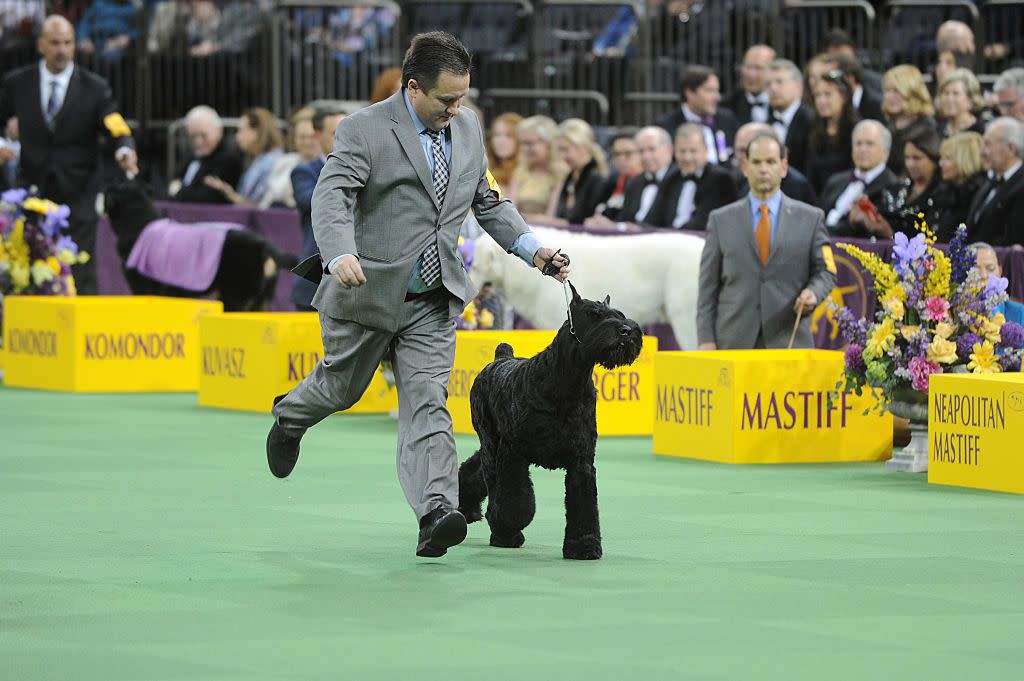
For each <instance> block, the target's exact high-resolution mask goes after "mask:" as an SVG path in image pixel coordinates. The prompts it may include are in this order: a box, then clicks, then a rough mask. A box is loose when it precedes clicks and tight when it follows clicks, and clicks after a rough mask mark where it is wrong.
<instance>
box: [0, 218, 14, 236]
mask: <svg viewBox="0 0 1024 681" xmlns="http://www.w3.org/2000/svg"><path fill="white" fill-rule="evenodd" d="M12 224H13V223H12V222H11V219H10V218H9V217H8V216H6V215H4V214H2V213H0V235H2V234H7V232H9V231H11V225H12Z"/></svg>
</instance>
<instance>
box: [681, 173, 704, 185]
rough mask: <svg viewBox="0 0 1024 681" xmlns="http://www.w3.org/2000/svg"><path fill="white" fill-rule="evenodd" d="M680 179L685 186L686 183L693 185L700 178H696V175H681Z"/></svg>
mask: <svg viewBox="0 0 1024 681" xmlns="http://www.w3.org/2000/svg"><path fill="white" fill-rule="evenodd" d="M682 177H683V184H686V183H687V182H693V183H694V184H696V183H698V182H700V178H699V177H697V176H696V175H683V176H682Z"/></svg>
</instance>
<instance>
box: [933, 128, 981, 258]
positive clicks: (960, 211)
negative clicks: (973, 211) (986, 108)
mask: <svg viewBox="0 0 1024 681" xmlns="http://www.w3.org/2000/svg"><path fill="white" fill-rule="evenodd" d="M981 143H982V137H981V135H979V134H978V133H976V132H960V133H957V134H955V135H953V136H952V137H949V138H948V139H946V140H945V141H943V142H942V146H940V147H939V172H940V173H941V174H942V185H941V187H940V188H939V189H940V191H939V192H938V196H939V197H940V198H941V200H942V206H941V207H942V217H941V219H940V220H939V224H938V225H935V226H933V229H934V231H935V233H936V234H937V235H938V237H939V241H943V242H945V241H949V240H950V239H952V238H953V235H954V234H955V233H956V228H957V227H959V226H960V223H961V222H966V220H967V215H968V213H969V212H970V208H971V201H973V200H974V195H975V194H977V193H978V191H979V190H980V189H981V187H982V185H983V184H985V179H986V178H985V166H984V164H983V163H982V161H981ZM968 227H970V225H968Z"/></svg>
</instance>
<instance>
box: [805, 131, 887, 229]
mask: <svg viewBox="0 0 1024 681" xmlns="http://www.w3.org/2000/svg"><path fill="white" fill-rule="evenodd" d="M891 149H892V133H891V132H889V129H888V128H886V127H885V126H884V125H882V124H881V123H879V122H878V121H873V120H865V121H861V122H860V123H858V124H857V126H856V127H855V128H854V129H853V167H854V170H853V173H852V174H851V173H849V172H842V173H836V174H835V175H833V176H832V177H830V178H829V179H828V182H827V183H826V184H825V189H824V190H823V191H822V193H821V197H820V198H819V200H818V205H819V206H821V208H822V209H823V210H824V211H825V225H826V226H827V227H828V229H829V231H830V232H831V233H832V234H833V235H835V236H853V237H869V236H876V237H880V238H883V239H891V238H892V236H893V233H892V229H891V228H890V227H889V226H888V224H886V223H885V221H884V220H882V219H880V215H877V214H876V212H873V211H871V210H865V209H863V208H861V206H860V205H858V202H860V201H861V200H862V199H867V200H868V201H870V202H871V205H872V206H874V208H875V211H877V213H878V214H880V213H881V212H882V198H883V195H884V194H885V192H886V191H887V190H893V189H894V188H895V187H896V186H897V185H898V184H899V182H900V180H899V178H898V177H896V175H895V174H894V173H893V172H892V171H891V170H889V168H888V167H887V166H886V164H887V163H888V161H889V151H890V150H891Z"/></svg>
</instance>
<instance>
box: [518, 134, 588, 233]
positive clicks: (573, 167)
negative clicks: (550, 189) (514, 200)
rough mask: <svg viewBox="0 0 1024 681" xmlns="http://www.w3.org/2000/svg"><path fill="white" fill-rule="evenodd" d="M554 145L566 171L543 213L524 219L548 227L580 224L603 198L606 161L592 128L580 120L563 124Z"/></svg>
mask: <svg viewBox="0 0 1024 681" xmlns="http://www.w3.org/2000/svg"><path fill="white" fill-rule="evenodd" d="M554 142H555V151H556V153H557V154H558V155H559V156H561V158H562V161H563V162H564V163H565V165H566V166H567V167H568V168H569V172H568V174H566V176H565V178H564V179H563V180H562V183H561V185H560V187H559V189H558V191H557V192H556V193H555V195H554V196H553V197H552V203H551V205H549V206H548V210H547V211H546V212H545V214H544V215H536V216H524V217H525V218H526V220H527V222H530V221H532V222H538V223H543V224H548V225H582V224H583V222H584V220H586V219H587V218H589V217H590V216H592V215H593V214H594V212H595V211H596V210H597V206H598V204H600V203H601V201H602V200H604V198H605V194H606V185H607V183H608V162H607V161H606V160H605V156H604V151H603V150H602V149H601V147H600V146H599V145H598V144H597V142H596V141H595V140H594V129H593V128H591V127H590V124H589V123H587V122H586V121H584V120H581V119H579V118H569V119H566V120H564V121H562V122H561V124H559V126H558V132H557V134H556V135H555V139H554Z"/></svg>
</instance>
